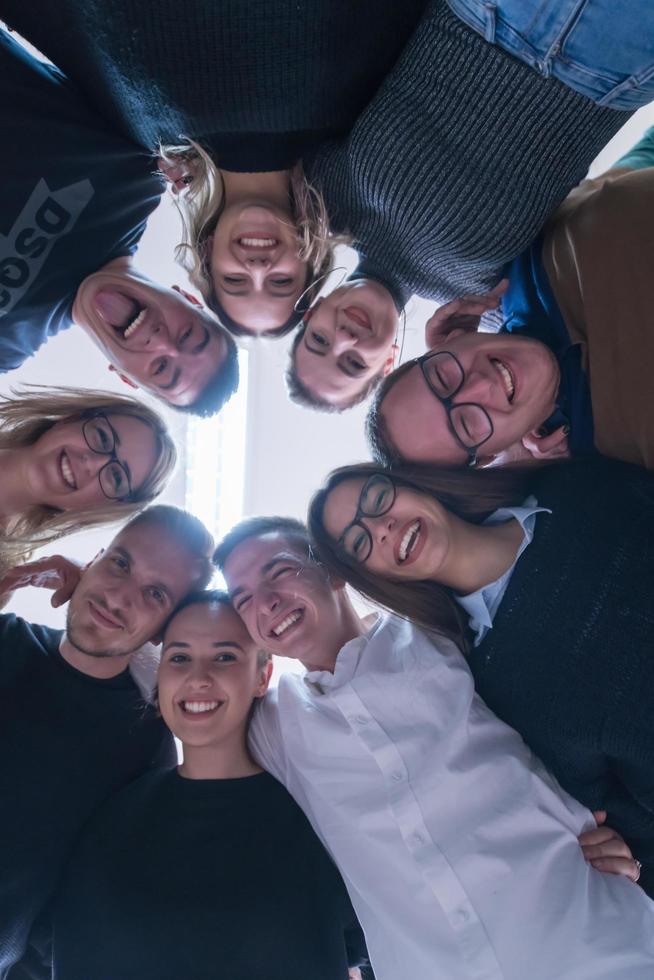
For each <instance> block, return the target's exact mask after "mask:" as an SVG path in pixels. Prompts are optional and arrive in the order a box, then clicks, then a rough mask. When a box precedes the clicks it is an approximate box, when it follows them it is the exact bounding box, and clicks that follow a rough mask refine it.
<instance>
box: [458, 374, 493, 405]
mask: <svg viewBox="0 0 654 980" xmlns="http://www.w3.org/2000/svg"><path fill="white" fill-rule="evenodd" d="M499 394H501V392H500V391H499V379H498V378H494V377H491V376H490V375H489V374H487V373H485V372H484V371H480V370H472V371H470V372H469V373H468V374H467V375H466V379H465V382H464V384H463V387H462V388H461V389H460V391H458V392H457V394H456V395H455V397H454V402H455V403H457V402H476V403H477V404H479V405H483V406H493V404H494V401H495V399H496V397H497V396H498V395H499Z"/></svg>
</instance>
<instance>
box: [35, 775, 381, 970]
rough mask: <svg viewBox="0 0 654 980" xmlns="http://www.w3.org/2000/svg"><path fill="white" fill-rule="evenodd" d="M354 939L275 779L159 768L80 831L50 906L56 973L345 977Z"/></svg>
mask: <svg viewBox="0 0 654 980" xmlns="http://www.w3.org/2000/svg"><path fill="white" fill-rule="evenodd" d="M355 933H359V936H360V932H359V929H358V925H356V919H355V917H354V912H353V910H352V907H351V905H350V902H349V899H348V897H347V893H346V891H345V887H344V885H343V882H342V881H341V878H340V876H339V874H338V872H337V871H336V868H335V867H334V865H333V864H332V862H331V860H330V858H329V857H328V856H327V853H326V852H325V850H324V849H323V847H322V845H321V844H320V842H319V841H318V838H317V837H316V835H315V834H314V832H313V830H312V829H311V827H310V825H309V823H308V821H307V819H306V817H305V816H304V814H303V813H302V811H301V810H300V809H299V807H298V806H297V804H296V803H294V802H293V800H292V799H291V797H290V796H289V794H288V793H287V792H286V790H285V789H284V788H283V787H282V786H281V785H280V784H279V783H278V782H277V781H276V780H275V779H273V777H272V776H270V775H268V773H261V774H260V775H258V776H250V777H247V778H243V779H222V780H218V779H216V780H213V779H212V780H190V779H184V778H182V777H181V776H180V775H179V774H178V773H177V770H176V769H172V770H161V771H159V772H154V773H149V774H147V775H146V776H143V777H142V778H141V779H139V780H137V781H136V782H135V783H133V784H132V785H131V786H129V787H127V788H126V789H125V790H123V792H122V793H120V794H118V795H117V796H116V797H114V798H113V799H112V800H110V801H109V802H108V803H107V804H106V805H105V806H104V807H103V808H102V810H101V811H100V812H99V813H98V814H97V816H96V817H95V818H94V820H93V821H92V823H91V824H90V826H89V827H88V829H87V831H86V833H85V835H84V837H83V840H82V842H81V844H80V847H79V848H78V849H77V851H76V853H75V856H74V858H73V860H72V862H71V864H70V867H69V869H68V872H67V875H66V878H65V881H64V885H63V888H62V891H61V893H60V895H59V896H58V899H57V901H56V904H55V911H54V976H55V980H223V978H224V980H254V978H262V980H263V978H265V980H346V978H347V961H348V956H347V952H346V941H347V939H351V938H352V937H353V936H354V934H355ZM359 942H360V944H361V943H362V940H361V939H360V940H359ZM353 962H354V963H357V962H360V960H359V958H358V957H357V956H354V958H353Z"/></svg>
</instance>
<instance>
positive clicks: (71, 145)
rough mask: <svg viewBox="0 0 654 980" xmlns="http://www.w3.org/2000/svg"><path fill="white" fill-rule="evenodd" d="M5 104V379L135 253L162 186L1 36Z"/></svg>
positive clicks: (0, 323) (145, 163)
mask: <svg viewBox="0 0 654 980" xmlns="http://www.w3.org/2000/svg"><path fill="white" fill-rule="evenodd" d="M0 97H1V99H2V134H3V145H4V147H5V151H4V152H5V156H6V160H7V161H8V160H9V159H11V161H12V166H11V168H10V170H7V172H6V174H5V179H4V180H3V182H2V184H1V185H0V371H10V370H11V369H12V368H17V367H19V366H20V365H21V364H22V363H23V361H24V360H25V359H26V358H27V357H29V355H30V354H32V353H34V351H36V350H37V349H38V348H39V347H40V346H41V344H42V343H43V342H44V341H45V340H47V339H48V337H49V336H50V335H52V334H56V333H57V332H58V331H59V330H61V329H63V328H64V327H68V326H70V323H71V319H70V318H71V313H72V305H73V300H74V299H75V293H76V292H77V289H78V287H79V285H80V283H81V282H82V280H83V279H84V278H86V276H88V275H90V274H91V273H92V272H97V270H98V269H100V268H101V267H102V266H103V265H105V264H106V263H107V262H109V261H111V260H112V259H115V258H117V257H118V256H121V255H129V254H130V253H132V252H134V251H135V249H136V244H137V242H138V240H139V238H140V237H141V235H142V233H143V230H144V228H145V221H146V218H147V217H148V215H149V214H150V212H151V211H152V210H153V209H154V208H155V207H156V205H157V204H158V202H159V198H160V196H161V192H162V189H163V186H164V185H163V181H162V179H161V176H160V175H157V174H154V173H153V170H154V161H153V160H152V158H151V157H150V156H149V155H148V154H146V153H144V152H143V150H142V149H141V148H140V147H138V146H136V145H134V144H132V143H130V142H128V141H127V140H126V139H124V138H123V137H121V136H119V135H116V134H115V133H114V132H112V130H111V129H110V128H109V127H108V126H107V125H106V123H104V122H103V121H102V119H99V118H98V116H97V113H94V112H93V111H91V109H90V108H89V106H88V105H87V103H86V102H85V101H84V99H83V98H82V97H81V95H80V94H79V93H78V92H77V90H76V89H75V88H74V87H73V86H72V85H71V84H70V83H69V82H68V81H67V80H66V79H65V78H64V77H63V76H62V75H61V74H60V72H58V71H57V70H55V69H54V68H52V67H51V66H48V65H44V64H43V63H41V62H40V61H37V60H36V58H33V57H32V56H31V55H29V54H28V53H27V52H26V51H25V50H24V48H22V47H21V46H20V45H19V44H17V43H16V42H15V41H14V40H13V38H10V37H9V36H8V35H7V34H6V33H5V32H4V31H0ZM7 154H9V156H7Z"/></svg>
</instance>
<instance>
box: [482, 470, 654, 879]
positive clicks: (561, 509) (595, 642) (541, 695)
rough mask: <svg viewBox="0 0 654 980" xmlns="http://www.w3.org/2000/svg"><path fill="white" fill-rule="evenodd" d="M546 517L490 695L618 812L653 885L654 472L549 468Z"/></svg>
mask: <svg viewBox="0 0 654 980" xmlns="http://www.w3.org/2000/svg"><path fill="white" fill-rule="evenodd" d="M531 489H532V490H533V493H534V494H535V496H536V498H537V500H538V503H539V505H541V506H542V507H549V508H551V509H552V514H551V515H549V514H539V515H538V516H537V518H536V524H535V532H534V537H533V540H532V542H531V544H530V545H529V546H528V547H527V548H526V549H525V551H524V552H523V554H522V556H521V557H520V559H519V561H518V563H517V565H516V567H515V569H514V571H513V574H512V576H511V579H510V582H509V585H508V588H507V590H506V593H505V595H504V597H503V599H502V602H501V603H500V606H499V609H498V611H497V614H496V616H495V620H494V624H493V628H492V629H491V630H490V631H489V632H488V634H487V635H486V637H485V638H484V640H483V641H482V643H481V644H480V645H479V646H478V647H476V648H475V649H474V650H473V652H472V654H471V657H470V666H471V668H472V671H473V674H474V676H475V683H476V687H477V690H478V692H479V694H480V695H481V696H482V698H483V699H484V701H485V702H486V703H487V704H488V706H489V707H490V708H492V710H493V711H495V712H496V713H497V714H498V715H499V716H500V718H502V719H503V720H504V721H506V722H508V724H509V725H511V726H512V727H513V728H515V729H517V731H519V732H520V734H521V735H522V736H523V737H524V739H525V741H526V742H527V743H528V744H529V746H530V747H531V748H532V749H533V751H534V752H535V754H536V755H538V756H540V758H541V759H542V760H543V762H544V763H545V764H546V765H547V766H548V768H549V769H551V771H552V772H553V773H554V774H555V776H556V777H557V779H558V780H559V782H560V783H561V785H562V786H563V787H564V788H565V789H566V790H568V792H569V793H571V794H572V796H575V797H576V798H577V799H578V800H580V801H581V802H582V803H584V804H585V805H586V806H588V807H590V808H591V809H605V810H607V811H608V824H609V826H612V827H614V828H615V829H616V830H618V831H619V832H620V833H622V834H623V835H624V836H625V837H626V838H627V839H628V840H629V842H630V843H631V845H632V848H633V851H634V854H635V855H636V857H637V858H639V859H640V860H641V861H642V862H643V864H644V867H643V875H642V883H643V885H644V886H645V887H646V888H647V890H648V891H650V893H651V892H652V891H654V888H653V886H654V736H653V735H652V723H653V722H652V720H653V719H654V640H653V637H654V474H652V473H648V472H647V471H646V470H641V469H639V468H637V467H632V466H628V465H627V464H625V463H619V462H616V461H613V460H607V459H603V458H601V457H597V458H596V459H593V460H588V461H578V462H575V463H572V464H564V465H562V466H555V467H551V468H548V469H546V470H544V471H543V472H542V473H541V474H540V475H538V476H536V477H535V478H534V481H533V487H532V488H531Z"/></svg>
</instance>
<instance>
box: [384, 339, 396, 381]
mask: <svg viewBox="0 0 654 980" xmlns="http://www.w3.org/2000/svg"><path fill="white" fill-rule="evenodd" d="M399 349H400V348H399V347H398V346H397V344H392V345H391V352H390V354H389V355H388V357H387V358H386V360H385V361H384V367H383V368H382V377H383V378H386V377H387V376H388V375H389V374H390V373H391V371H393V370H394V368H395V358H396V357H397V352H398V351H399Z"/></svg>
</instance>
